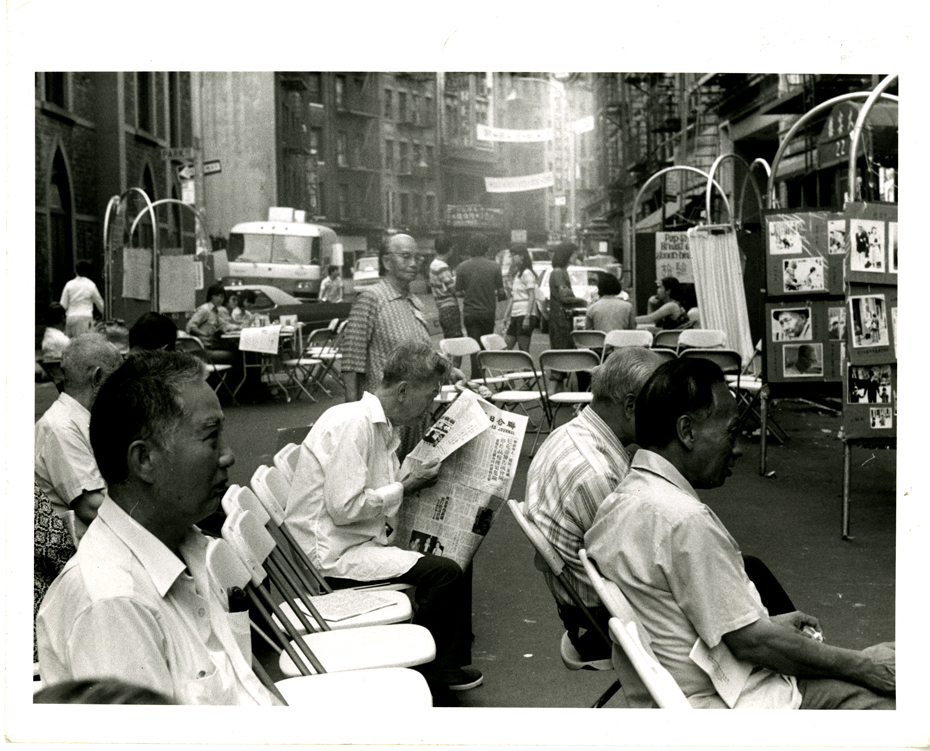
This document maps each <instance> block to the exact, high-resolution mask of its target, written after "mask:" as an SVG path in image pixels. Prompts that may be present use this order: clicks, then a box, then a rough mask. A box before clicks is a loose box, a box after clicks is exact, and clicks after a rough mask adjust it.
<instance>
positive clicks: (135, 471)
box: [126, 440, 158, 483]
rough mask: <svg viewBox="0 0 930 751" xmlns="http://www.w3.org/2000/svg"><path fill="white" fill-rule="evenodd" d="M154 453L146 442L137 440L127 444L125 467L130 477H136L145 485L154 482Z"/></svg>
mask: <svg viewBox="0 0 930 751" xmlns="http://www.w3.org/2000/svg"><path fill="white" fill-rule="evenodd" d="M157 450H158V449H155V450H154V451H157ZM154 451H153V447H152V446H151V445H149V442H148V441H142V440H139V441H133V442H132V443H130V444H129V449H128V450H127V451H126V465H127V467H128V468H129V475H130V477H138V478H139V479H140V480H142V481H143V482H146V483H152V482H154V481H155V466H154V462H155V456H154Z"/></svg>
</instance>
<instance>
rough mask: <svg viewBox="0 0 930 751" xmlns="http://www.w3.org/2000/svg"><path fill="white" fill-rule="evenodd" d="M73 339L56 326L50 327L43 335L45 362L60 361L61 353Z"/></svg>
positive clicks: (43, 357) (43, 356)
mask: <svg viewBox="0 0 930 751" xmlns="http://www.w3.org/2000/svg"><path fill="white" fill-rule="evenodd" d="M70 341H71V339H70V338H68V335H67V334H66V333H65V332H64V331H61V330H59V329H56V328H55V327H54V326H48V327H46V329H45V333H44V334H43V335H42V359H43V360H60V359H61V353H62V352H63V351H64V349H65V347H67V346H68V342H70Z"/></svg>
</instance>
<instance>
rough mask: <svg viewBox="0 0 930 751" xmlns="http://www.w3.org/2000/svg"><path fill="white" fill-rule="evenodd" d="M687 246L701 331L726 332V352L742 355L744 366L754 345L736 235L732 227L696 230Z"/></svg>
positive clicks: (690, 231) (689, 233)
mask: <svg viewBox="0 0 930 751" xmlns="http://www.w3.org/2000/svg"><path fill="white" fill-rule="evenodd" d="M688 244H689V246H690V248H691V263H692V265H693V266H694V288H695V292H696V293H697V302H698V307H699V308H700V311H701V328H704V329H719V330H720V331H725V332H726V335H727V345H726V346H727V349H734V350H736V351H737V352H739V353H740V356H741V357H742V358H743V363H744V364H745V363H747V362H749V360H750V358H751V357H752V354H753V346H752V336H751V334H750V333H749V313H748V312H747V310H746V292H745V290H744V288H743V267H742V263H741V261H740V254H739V247H738V246H737V244H736V233H735V232H734V231H733V229H732V227H728V228H726V229H725V230H724V229H722V228H721V229H714V230H710V229H705V228H703V227H693V228H691V229H689V230H688Z"/></svg>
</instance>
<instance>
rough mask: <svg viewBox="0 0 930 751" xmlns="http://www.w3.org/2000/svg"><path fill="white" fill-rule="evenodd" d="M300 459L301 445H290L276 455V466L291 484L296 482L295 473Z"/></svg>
mask: <svg viewBox="0 0 930 751" xmlns="http://www.w3.org/2000/svg"><path fill="white" fill-rule="evenodd" d="M299 458H300V444H299V443H288V444H287V445H286V446H284V448H282V449H281V450H280V451H278V453H277V454H275V455H274V466H275V467H277V468H278V471H279V472H280V473H281V474H282V475H283V476H284V479H285V480H287V481H288V483H291V482H293V481H294V471H295V470H296V469H297V460H298V459H299Z"/></svg>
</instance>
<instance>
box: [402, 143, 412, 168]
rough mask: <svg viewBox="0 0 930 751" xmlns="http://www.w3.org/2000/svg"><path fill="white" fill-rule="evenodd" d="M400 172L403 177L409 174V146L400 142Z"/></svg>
mask: <svg viewBox="0 0 930 751" xmlns="http://www.w3.org/2000/svg"><path fill="white" fill-rule="evenodd" d="M400 171H401V173H402V174H405V175H406V174H407V173H408V172H410V144H408V143H407V142H406V141H401V142H400Z"/></svg>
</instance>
